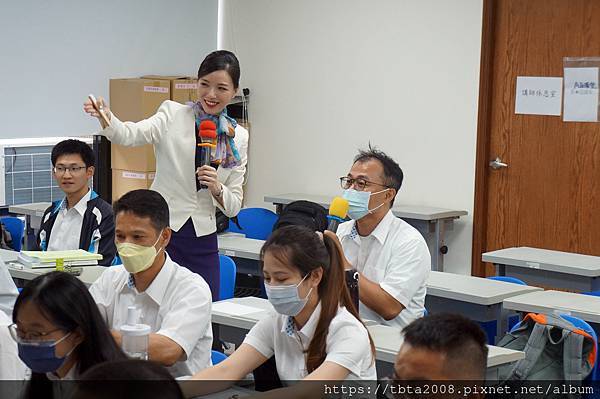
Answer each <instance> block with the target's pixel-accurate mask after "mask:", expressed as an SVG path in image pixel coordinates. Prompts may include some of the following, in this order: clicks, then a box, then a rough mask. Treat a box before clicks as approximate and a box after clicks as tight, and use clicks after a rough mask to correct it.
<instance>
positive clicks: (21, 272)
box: [0, 249, 106, 286]
mask: <svg viewBox="0 0 600 399" xmlns="http://www.w3.org/2000/svg"><path fill="white" fill-rule="evenodd" d="M18 255H19V253H18V252H16V251H9V250H7V249H0V258H2V260H3V261H4V263H6V266H7V269H8V272H9V273H10V275H11V277H12V278H20V279H23V280H33V279H34V278H36V277H37V276H39V275H42V274H44V273H49V272H51V271H53V270H54V269H52V268H44V269H30V268H27V267H21V266H20V265H19V267H14V266H13V265H12V264H11V262H15V261H16V260H17V257H18ZM104 270H106V266H83V267H82V272H81V274H80V275H79V276H77V277H78V278H79V279H80V280H81V281H83V283H84V284H85V285H87V286H90V285H92V284H93V283H94V282H95V281H96V280H97V279H98V277H100V275H101V274H102V273H103V272H104Z"/></svg>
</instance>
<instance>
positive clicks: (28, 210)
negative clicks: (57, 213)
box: [8, 202, 50, 217]
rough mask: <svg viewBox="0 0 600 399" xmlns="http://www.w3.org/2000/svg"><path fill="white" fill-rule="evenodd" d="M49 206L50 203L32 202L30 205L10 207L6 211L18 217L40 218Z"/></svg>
mask: <svg viewBox="0 0 600 399" xmlns="http://www.w3.org/2000/svg"><path fill="white" fill-rule="evenodd" d="M49 206H50V202H34V203H32V204H20V205H11V206H9V207H8V211H9V212H11V213H16V214H19V215H29V216H37V217H42V216H44V211H45V210H46V209H48V207H49Z"/></svg>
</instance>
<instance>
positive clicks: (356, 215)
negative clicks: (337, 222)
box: [342, 188, 389, 220]
mask: <svg viewBox="0 0 600 399" xmlns="http://www.w3.org/2000/svg"><path fill="white" fill-rule="evenodd" d="M387 190H389V188H386V189H385V190H381V191H378V192H376V193H371V192H370V191H357V190H355V189H353V188H349V189H347V190H344V194H343V195H342V198H344V199H346V200H348V204H349V207H348V216H349V217H350V219H352V220H359V219H362V218H364V217H365V216H367V215H368V214H370V213H373V212H375V211H376V210H377V209H379V208H381V207H382V206H383V203H382V204H381V205H379V206H376V207H375V208H373V209H369V200H370V199H371V195H375V194H380V193H383V192H385V191H387Z"/></svg>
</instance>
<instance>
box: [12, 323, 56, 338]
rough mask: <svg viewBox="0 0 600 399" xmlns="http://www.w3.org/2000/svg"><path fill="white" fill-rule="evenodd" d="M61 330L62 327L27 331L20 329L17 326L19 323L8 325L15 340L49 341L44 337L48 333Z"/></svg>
mask: <svg viewBox="0 0 600 399" xmlns="http://www.w3.org/2000/svg"><path fill="white" fill-rule="evenodd" d="M60 330H62V328H56V329H54V330H51V331H47V332H37V331H32V332H29V333H26V332H24V331H22V330H19V329H18V328H17V325H16V324H14V323H13V324H11V325H10V326H8V331H9V332H10V336H11V337H12V339H14V340H15V342H43V341H47V340H46V339H44V337H47V336H48V335H50V334H52V333H53V332H56V331H60Z"/></svg>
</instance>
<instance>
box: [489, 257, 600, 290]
mask: <svg viewBox="0 0 600 399" xmlns="http://www.w3.org/2000/svg"><path fill="white" fill-rule="evenodd" d="M481 259H482V260H483V261H484V262H491V263H493V264H494V265H495V266H496V267H497V269H498V275H499V276H513V277H517V278H520V279H521V280H523V281H525V282H526V283H528V284H532V285H540V286H543V287H553V288H560V289H566V290H570V291H583V292H586V291H598V290H600V256H589V255H582V254H575V253H570V252H560V251H552V250H549V249H540V248H530V247H513V248H506V249H500V250H498V251H492V252H486V253H484V254H482V255H481Z"/></svg>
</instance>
